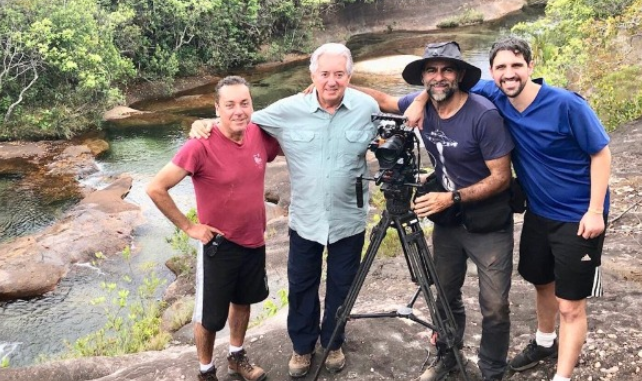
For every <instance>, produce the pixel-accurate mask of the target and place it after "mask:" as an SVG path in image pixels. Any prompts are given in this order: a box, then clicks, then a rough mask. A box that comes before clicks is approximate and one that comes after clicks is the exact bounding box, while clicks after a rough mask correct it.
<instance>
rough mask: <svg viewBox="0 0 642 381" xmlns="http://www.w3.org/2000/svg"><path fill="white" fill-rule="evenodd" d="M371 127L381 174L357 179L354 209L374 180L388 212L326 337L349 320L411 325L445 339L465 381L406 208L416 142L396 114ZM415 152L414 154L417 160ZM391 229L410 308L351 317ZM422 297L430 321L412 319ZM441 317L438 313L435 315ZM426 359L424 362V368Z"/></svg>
mask: <svg viewBox="0 0 642 381" xmlns="http://www.w3.org/2000/svg"><path fill="white" fill-rule="evenodd" d="M371 118H372V121H373V122H378V123H379V125H378V127H377V128H378V137H377V138H376V139H375V140H374V141H373V142H372V143H371V144H370V146H369V148H370V150H371V151H373V152H374V154H375V157H376V158H377V160H378V162H379V171H378V172H377V173H376V174H375V175H374V177H373V178H363V177H359V178H357V183H356V191H357V205H358V206H359V207H360V208H361V207H363V199H362V198H361V195H362V186H363V184H362V180H363V179H366V180H374V181H375V184H377V185H380V186H381V191H382V192H383V195H384V197H385V199H386V209H385V210H384V211H383V213H382V214H381V219H380V220H379V223H378V224H377V225H376V226H375V227H374V228H373V229H372V232H371V234H370V244H369V245H368V249H367V251H366V254H365V255H364V257H363V259H362V261H361V265H360V266H359V270H358V271H357V275H356V276H355V279H354V281H353V282H352V286H351V287H350V290H349V291H348V295H347V296H346V299H345V301H344V302H343V304H342V305H341V307H339V309H338V310H337V316H336V317H337V322H336V325H335V328H334V331H333V332H332V335H331V337H330V340H329V343H333V342H334V340H335V338H336V336H337V334H338V332H339V330H341V329H343V327H344V326H345V324H346V323H347V321H348V320H350V319H352V320H356V319H365V318H405V319H409V320H412V321H413V322H415V323H418V324H420V325H422V326H424V327H426V328H428V329H431V330H432V331H433V332H434V333H436V334H437V335H438V336H439V337H441V338H443V341H444V342H445V345H446V347H447V350H451V351H453V353H454V355H455V359H456V360H457V364H458V366H459V369H460V371H461V375H462V376H463V379H464V380H465V381H469V377H468V373H467V372H466V369H465V366H464V361H463V359H462V358H461V355H460V354H459V351H458V350H457V348H458V347H459V345H460V344H461V343H460V342H458V340H457V338H456V336H457V334H456V332H457V323H456V322H455V318H454V316H453V313H452V310H451V309H450V306H449V305H448V302H447V300H448V298H447V297H446V294H445V292H444V290H443V288H442V287H441V285H440V284H439V281H438V279H437V271H436V268H435V264H434V262H433V260H432V256H431V255H430V250H429V249H428V244H427V243H426V238H425V236H424V232H423V229H422V228H421V226H420V224H419V218H418V217H417V215H416V214H415V212H414V211H412V210H411V208H410V200H411V199H412V197H413V194H416V192H414V190H415V188H419V187H420V184H417V176H418V174H419V168H420V158H419V139H418V137H417V135H416V134H415V131H414V129H412V128H411V127H408V126H407V125H406V118H404V117H403V116H400V115H395V114H384V113H375V114H372V116H371ZM415 148H416V149H417V151H416V154H415ZM391 227H392V228H394V229H395V230H396V231H397V233H398V236H399V240H400V242H401V248H402V250H403V253H404V257H405V259H406V265H407V266H408V271H409V272H410V279H411V280H412V281H413V282H414V283H415V284H416V285H417V290H416V291H415V293H414V295H413V296H412V298H411V300H410V302H409V303H408V304H407V305H406V306H404V307H400V308H399V309H397V310H396V311H390V312H381V313H369V314H351V311H352V307H353V306H354V303H355V302H356V300H357V296H358V295H359V292H360V290H361V287H362V286H363V283H364V281H365V279H366V276H367V274H368V272H369V270H370V267H371V266H372V263H373V262H374V259H375V257H376V256H377V251H378V250H379V247H380V246H381V243H382V242H383V240H384V238H385V236H386V234H387V232H388V229H389V228H391ZM420 295H423V297H424V299H425V301H426V306H427V307H428V311H429V312H430V318H431V321H430V322H428V321H424V320H421V319H419V318H418V317H417V316H415V314H414V312H413V311H414V304H415V302H416V301H417V299H418V298H419V296H420ZM440 310H441V311H442V313H440V312H439V311H440ZM329 352H330V345H328V347H327V348H326V349H325V352H324V354H323V358H322V359H321V362H320V365H319V367H318V368H317V371H316V373H315V375H314V381H316V380H318V379H319V375H320V373H321V369H322V368H323V364H324V363H325V360H326V359H327V358H328V354H329ZM429 359H430V354H429V355H428V358H426V361H425V362H424V364H425V363H427V362H428V360H429Z"/></svg>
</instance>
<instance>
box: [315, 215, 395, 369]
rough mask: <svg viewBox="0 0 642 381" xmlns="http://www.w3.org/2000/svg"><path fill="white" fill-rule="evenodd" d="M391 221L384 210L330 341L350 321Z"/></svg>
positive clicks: (325, 354)
mask: <svg viewBox="0 0 642 381" xmlns="http://www.w3.org/2000/svg"><path fill="white" fill-rule="evenodd" d="M390 223H391V219H390V215H389V213H388V211H384V212H383V213H382V215H381V221H379V223H378V224H377V226H375V227H374V229H373V230H372V234H371V236H370V243H369V245H368V250H367V251H366V255H365V256H364V257H363V260H362V261H361V264H360V265H359V271H357V275H356V276H355V278H354V280H353V281H352V286H350V290H349V291H348V295H347V296H346V299H345V301H344V302H343V304H342V305H341V307H339V309H338V310H337V322H336V325H335V327H334V331H332V336H330V341H329V343H333V342H334V339H335V338H336V337H337V334H338V333H339V331H340V330H341V329H342V328H343V327H344V326H345V324H346V322H347V321H348V318H349V317H350V311H352V307H354V303H355V302H356V300H357V296H359V292H360V291H361V287H362V286H363V282H364V281H365V280H366V276H367V275H368V272H369V271H370V267H371V266H372V263H373V262H374V259H375V257H376V256H377V251H378V250H379V246H381V242H383V239H384V238H385V236H386V232H387V230H388V227H389V226H390ZM329 353H330V346H328V348H326V349H325V351H324V352H323V358H322V359H321V362H320V363H319V366H318V367H317V371H316V373H315V374H314V379H313V380H314V381H316V380H317V379H318V378H319V374H320V373H321V368H322V367H323V364H324V363H325V360H326V359H327V358H328V354H329Z"/></svg>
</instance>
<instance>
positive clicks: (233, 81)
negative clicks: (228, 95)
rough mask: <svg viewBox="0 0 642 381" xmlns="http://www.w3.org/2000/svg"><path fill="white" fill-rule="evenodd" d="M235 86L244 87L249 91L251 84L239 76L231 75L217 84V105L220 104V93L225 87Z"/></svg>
mask: <svg viewBox="0 0 642 381" xmlns="http://www.w3.org/2000/svg"><path fill="white" fill-rule="evenodd" d="M234 85H244V86H246V87H247V88H248V89H249V88H250V84H249V83H248V81H246V80H245V78H243V77H239V76H238V75H229V76H227V77H225V78H223V79H221V80H220V81H218V83H217V84H216V103H218V93H219V91H220V90H221V89H222V88H223V87H224V86H234Z"/></svg>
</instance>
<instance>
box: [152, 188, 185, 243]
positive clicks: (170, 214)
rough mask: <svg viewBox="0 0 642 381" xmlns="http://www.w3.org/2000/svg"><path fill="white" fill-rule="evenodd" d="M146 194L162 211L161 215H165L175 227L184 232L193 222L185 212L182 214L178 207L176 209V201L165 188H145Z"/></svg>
mask: <svg viewBox="0 0 642 381" xmlns="http://www.w3.org/2000/svg"><path fill="white" fill-rule="evenodd" d="M147 194H148V195H149V197H150V198H151V199H152V201H153V202H154V204H155V205H156V207H157V208H158V210H160V211H161V213H163V215H165V217H167V219H169V220H170V221H171V222H172V223H173V224H174V225H175V226H176V227H177V228H179V229H181V230H182V231H184V232H186V231H187V230H188V229H189V227H190V226H192V224H193V223H192V222H191V221H190V220H189V219H188V218H187V217H185V214H183V212H181V211H180V209H178V207H177V206H176V203H175V202H174V200H173V199H172V197H171V196H170V195H169V193H168V192H167V190H163V189H159V188H151V187H150V188H148V189H147Z"/></svg>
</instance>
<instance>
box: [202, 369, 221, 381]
mask: <svg viewBox="0 0 642 381" xmlns="http://www.w3.org/2000/svg"><path fill="white" fill-rule="evenodd" d="M197 378H198V381H218V378H216V367H212V369H210V370H208V371H207V372H205V373H203V372H198V375H197Z"/></svg>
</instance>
